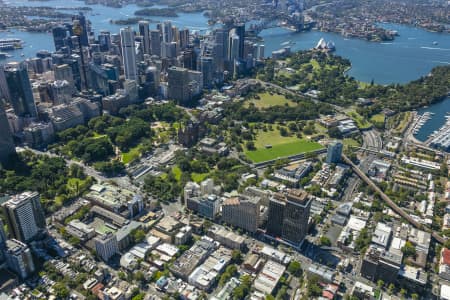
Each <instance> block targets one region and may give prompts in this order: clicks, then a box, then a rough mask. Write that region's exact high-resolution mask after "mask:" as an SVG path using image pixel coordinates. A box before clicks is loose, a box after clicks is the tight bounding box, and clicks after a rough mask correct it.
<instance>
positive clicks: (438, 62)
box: [431, 60, 450, 65]
mask: <svg viewBox="0 0 450 300" xmlns="http://www.w3.org/2000/svg"><path fill="white" fill-rule="evenodd" d="M431 62H434V63H437V64H446V65H450V61H440V60H432V61H431Z"/></svg>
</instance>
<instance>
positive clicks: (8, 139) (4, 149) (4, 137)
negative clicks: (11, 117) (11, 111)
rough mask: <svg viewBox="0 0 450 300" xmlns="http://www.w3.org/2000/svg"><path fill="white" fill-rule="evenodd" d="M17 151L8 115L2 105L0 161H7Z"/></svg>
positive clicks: (0, 115)
mask: <svg viewBox="0 0 450 300" xmlns="http://www.w3.org/2000/svg"><path fill="white" fill-rule="evenodd" d="M15 151H16V150H15V146H14V141H13V138H12V134H11V129H10V128H9V124H8V117H7V116H6V112H5V110H4V108H3V106H2V105H0V163H6V162H7V161H8V160H9V157H10V156H11V154H13V153H15Z"/></svg>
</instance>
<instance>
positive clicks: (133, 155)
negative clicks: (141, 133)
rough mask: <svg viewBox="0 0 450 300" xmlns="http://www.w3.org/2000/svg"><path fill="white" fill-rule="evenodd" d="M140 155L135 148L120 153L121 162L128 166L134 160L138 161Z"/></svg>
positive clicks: (137, 147) (138, 150) (137, 148)
mask: <svg viewBox="0 0 450 300" xmlns="http://www.w3.org/2000/svg"><path fill="white" fill-rule="evenodd" d="M140 155H141V151H140V147H139V146H136V147H134V148H131V149H130V150H129V151H128V152H122V162H123V163H124V164H128V163H130V162H132V161H133V160H135V159H138V158H139V156H140Z"/></svg>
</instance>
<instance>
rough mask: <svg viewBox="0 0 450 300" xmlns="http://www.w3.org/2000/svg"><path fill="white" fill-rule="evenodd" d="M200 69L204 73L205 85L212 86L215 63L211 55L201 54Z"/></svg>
mask: <svg viewBox="0 0 450 300" xmlns="http://www.w3.org/2000/svg"><path fill="white" fill-rule="evenodd" d="M199 60H200V64H199V67H200V68H199V71H200V72H202V74H203V86H204V87H208V88H210V87H212V86H213V80H214V78H213V73H214V69H213V68H214V64H213V59H212V57H210V56H200V59H199Z"/></svg>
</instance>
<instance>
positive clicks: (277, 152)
mask: <svg viewBox="0 0 450 300" xmlns="http://www.w3.org/2000/svg"><path fill="white" fill-rule="evenodd" d="M270 145H272V148H265V147H261V148H257V149H256V150H255V151H248V150H247V151H245V155H246V156H247V157H248V158H249V159H251V160H252V161H253V162H254V163H260V162H263V161H268V160H272V159H277V158H282V157H287V156H291V155H295V154H299V153H306V152H311V151H315V150H319V149H321V148H323V147H322V145H320V144H319V143H316V142H311V141H308V140H304V139H301V140H299V139H297V140H296V141H291V142H287V143H282V144H274V143H271V144H270Z"/></svg>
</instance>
